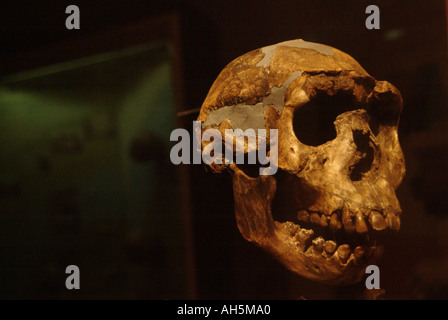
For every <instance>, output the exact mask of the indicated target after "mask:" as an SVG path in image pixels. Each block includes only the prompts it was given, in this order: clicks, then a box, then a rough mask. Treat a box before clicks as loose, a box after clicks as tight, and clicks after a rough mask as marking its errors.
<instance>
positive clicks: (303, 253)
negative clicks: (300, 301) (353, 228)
mask: <svg viewBox="0 0 448 320" xmlns="http://www.w3.org/2000/svg"><path fill="white" fill-rule="evenodd" d="M274 230H275V232H274V234H273V235H272V236H271V237H270V238H269V239H268V240H267V241H266V242H265V243H258V245H260V246H261V247H263V248H264V249H265V250H267V251H269V252H270V253H271V254H272V255H273V256H274V257H276V258H277V260H279V261H280V262H281V263H282V264H283V265H284V266H285V267H287V268H288V269H289V270H291V271H293V272H295V273H297V274H299V275H300V276H303V277H305V278H307V279H310V280H313V281H318V282H321V283H327V284H333V285H350V284H354V283H357V282H359V281H361V280H362V278H363V277H364V276H365V268H366V266H368V265H369V264H374V263H375V261H376V260H377V259H378V258H379V256H380V255H381V253H382V246H378V245H371V246H367V245H366V246H364V245H358V246H357V247H349V245H347V244H335V245H336V247H335V248H328V247H329V246H330V245H327V246H326V244H331V246H334V244H332V243H331V242H328V241H325V240H323V239H318V238H321V237H317V238H314V239H313V231H310V230H309V229H304V228H300V227H299V226H298V225H295V224H293V223H291V222H282V223H281V222H275V228H274ZM307 238H308V239H307ZM313 240H314V241H313ZM322 241H325V242H322Z"/></svg>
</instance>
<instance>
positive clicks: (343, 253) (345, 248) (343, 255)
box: [336, 244, 350, 263]
mask: <svg viewBox="0 0 448 320" xmlns="http://www.w3.org/2000/svg"><path fill="white" fill-rule="evenodd" d="M336 254H337V255H338V257H339V260H340V261H341V262H342V263H346V262H347V260H348V258H349V257H350V246H349V245H348V244H342V245H340V246H339V248H338V250H337V251H336Z"/></svg>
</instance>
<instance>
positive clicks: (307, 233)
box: [296, 229, 314, 243]
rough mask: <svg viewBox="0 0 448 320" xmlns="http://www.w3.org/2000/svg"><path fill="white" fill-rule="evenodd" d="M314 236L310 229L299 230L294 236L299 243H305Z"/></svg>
mask: <svg viewBox="0 0 448 320" xmlns="http://www.w3.org/2000/svg"><path fill="white" fill-rule="evenodd" d="M313 234H314V231H313V230H311V229H300V230H299V232H297V234H296V239H297V240H298V241H300V242H301V243H305V242H306V241H307V240H308V239H309V238H311V237H312V236H313Z"/></svg>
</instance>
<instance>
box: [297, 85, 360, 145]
mask: <svg viewBox="0 0 448 320" xmlns="http://www.w3.org/2000/svg"><path fill="white" fill-rule="evenodd" d="M354 109H355V108H354V103H353V96H352V95H350V94H346V93H337V94H335V95H334V96H329V95H327V94H321V95H318V96H316V97H315V98H313V99H312V101H310V102H309V103H308V104H306V105H304V106H302V107H301V108H299V109H297V110H296V111H295V112H294V119H293V128H294V134H295V135H296V137H297V139H299V141H300V142H301V143H303V144H306V145H309V146H314V147H316V146H319V145H321V144H324V143H326V142H328V141H330V140H333V139H335V138H336V130H335V128H334V121H335V120H336V117H337V116H338V115H340V114H342V113H344V112H346V111H350V110H354Z"/></svg>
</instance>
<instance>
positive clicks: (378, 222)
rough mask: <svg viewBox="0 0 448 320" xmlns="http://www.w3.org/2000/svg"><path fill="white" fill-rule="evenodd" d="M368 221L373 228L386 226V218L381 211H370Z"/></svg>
mask: <svg viewBox="0 0 448 320" xmlns="http://www.w3.org/2000/svg"><path fill="white" fill-rule="evenodd" d="M369 223H370V225H371V226H372V228H373V229H375V230H378V231H380V230H384V229H386V227H387V224H386V220H384V218H383V216H382V215H381V213H379V212H377V211H372V212H371V213H370V216H369Z"/></svg>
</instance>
